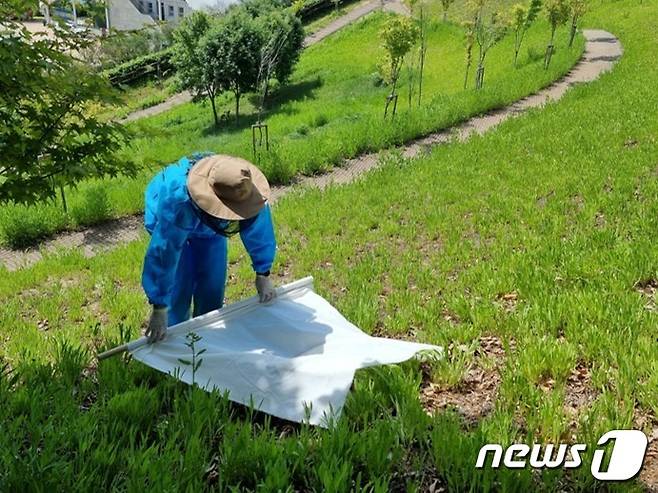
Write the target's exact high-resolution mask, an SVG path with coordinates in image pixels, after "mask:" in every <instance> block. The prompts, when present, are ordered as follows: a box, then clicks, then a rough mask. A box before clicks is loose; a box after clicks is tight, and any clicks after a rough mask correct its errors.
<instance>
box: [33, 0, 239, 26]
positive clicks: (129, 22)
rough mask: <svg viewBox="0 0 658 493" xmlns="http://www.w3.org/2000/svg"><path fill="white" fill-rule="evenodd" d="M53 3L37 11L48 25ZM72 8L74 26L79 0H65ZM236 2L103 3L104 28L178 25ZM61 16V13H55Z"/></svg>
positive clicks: (139, 0) (110, 0)
mask: <svg viewBox="0 0 658 493" xmlns="http://www.w3.org/2000/svg"><path fill="white" fill-rule="evenodd" d="M53 1H54V0H42V1H41V2H40V10H41V11H42V13H43V14H44V16H45V18H46V23H50V15H51V11H52V10H53V8H52V4H53ZM69 1H70V3H71V7H72V16H68V14H67V15H66V16H65V17H67V18H68V17H72V20H73V22H74V23H76V21H77V19H76V12H75V10H76V9H75V3H76V1H77V2H79V0H69ZM236 1H237V0H106V8H105V17H106V27H107V28H108V29H116V30H118V31H132V30H135V29H140V28H142V27H144V26H147V25H149V24H155V23H156V22H158V21H161V22H179V21H180V20H181V19H182V18H183V17H185V16H187V15H189V13H190V12H192V10H224V9H225V8H226V6H227V5H229V4H231V3H235V2H236ZM58 15H60V16H62V15H63V13H62V12H58Z"/></svg>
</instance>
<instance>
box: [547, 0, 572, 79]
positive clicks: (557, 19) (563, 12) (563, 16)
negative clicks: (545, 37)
mask: <svg viewBox="0 0 658 493" xmlns="http://www.w3.org/2000/svg"><path fill="white" fill-rule="evenodd" d="M546 16H547V17H548V23H549V24H550V25H551V39H550V41H549V42H548V46H547V47H546V55H545V57H544V68H545V69H548V66H549V65H550V63H551V58H552V57H553V52H554V51H555V45H554V41H555V31H557V28H558V27H559V26H561V25H563V24H564V23H566V22H567V20H568V19H569V4H568V3H567V0H546Z"/></svg>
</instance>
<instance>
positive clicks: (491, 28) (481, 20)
mask: <svg viewBox="0 0 658 493" xmlns="http://www.w3.org/2000/svg"><path fill="white" fill-rule="evenodd" d="M486 5H487V0H475V1H474V2H473V7H474V19H475V21H474V30H475V42H476V43H477V45H478V48H479V53H478V67H477V70H476V72H475V88H476V89H482V87H483V86H484V61H485V59H486V57H487V53H489V50H490V49H491V48H492V47H493V46H494V45H495V44H496V43H498V41H500V40H501V39H502V37H503V36H504V35H505V31H506V29H507V26H505V25H504V24H503V23H502V22H501V20H500V16H499V15H498V13H497V12H492V13H491V14H488V12H486V11H485V7H486Z"/></svg>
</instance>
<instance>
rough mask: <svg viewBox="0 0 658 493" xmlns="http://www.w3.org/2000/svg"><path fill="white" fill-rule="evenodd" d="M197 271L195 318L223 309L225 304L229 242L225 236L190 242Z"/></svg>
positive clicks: (195, 239) (196, 239)
mask: <svg viewBox="0 0 658 493" xmlns="http://www.w3.org/2000/svg"><path fill="white" fill-rule="evenodd" d="M190 243H191V246H192V252H193V255H194V263H195V269H196V276H195V277H196V284H195V286H194V316H195V317H196V316H198V315H203V314H204V313H208V312H211V311H213V310H217V309H218V308H221V307H222V305H223V304H224V289H225V287H226V268H227V262H228V259H227V250H228V241H227V239H226V238H225V237H224V236H220V235H217V236H214V237H211V238H194V239H191V240H190Z"/></svg>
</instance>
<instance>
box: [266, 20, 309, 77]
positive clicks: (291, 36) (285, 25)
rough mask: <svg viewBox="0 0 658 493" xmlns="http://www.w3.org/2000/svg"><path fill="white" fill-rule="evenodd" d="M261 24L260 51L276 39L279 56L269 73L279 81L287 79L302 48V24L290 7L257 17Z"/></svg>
mask: <svg viewBox="0 0 658 493" xmlns="http://www.w3.org/2000/svg"><path fill="white" fill-rule="evenodd" d="M257 20H258V22H259V23H260V24H261V26H262V30H263V38H262V47H261V52H262V50H263V49H264V48H265V46H266V45H267V44H268V43H269V44H272V43H273V42H274V40H278V43H279V44H280V47H279V56H278V57H277V59H276V63H275V64H274V66H273V70H272V71H271V74H272V76H273V77H274V78H276V80H278V81H279V83H281V84H284V83H285V82H287V81H288V79H289V77H290V75H292V71H293V69H294V68H295V65H296V64H297V62H298V61H299V57H300V55H301V53H302V49H303V48H304V26H303V25H302V21H301V20H300V19H299V18H298V17H297V16H296V15H295V14H294V13H293V12H292V10H290V9H286V10H273V11H271V12H270V13H269V14H268V15H261V16H260V17H257Z"/></svg>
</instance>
